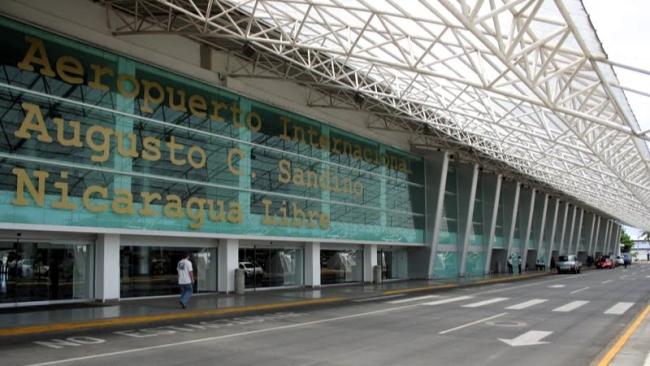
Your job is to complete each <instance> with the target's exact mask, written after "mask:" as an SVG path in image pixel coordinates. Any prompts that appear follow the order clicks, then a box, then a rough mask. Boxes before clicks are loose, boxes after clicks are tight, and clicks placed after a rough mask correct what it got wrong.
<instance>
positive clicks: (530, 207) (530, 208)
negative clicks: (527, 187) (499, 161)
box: [520, 188, 537, 272]
mask: <svg viewBox="0 0 650 366" xmlns="http://www.w3.org/2000/svg"><path fill="white" fill-rule="evenodd" d="M536 196H537V189H535V188H533V189H532V190H531V191H530V204H529V205H528V216H527V217H526V232H525V233H524V240H523V242H524V247H523V250H522V253H521V254H520V255H521V269H522V271H524V272H526V263H528V262H527V260H528V242H529V241H530V232H531V230H532V228H533V217H534V214H535V197H536Z"/></svg>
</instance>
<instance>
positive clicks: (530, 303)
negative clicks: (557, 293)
mask: <svg viewBox="0 0 650 366" xmlns="http://www.w3.org/2000/svg"><path fill="white" fill-rule="evenodd" d="M547 301H548V300H547V299H532V300H528V301H525V302H522V303H520V304H515V305H512V306H508V307H507V308H506V310H521V309H525V308H529V307H531V306H535V305H539V304H542V303H545V302H547Z"/></svg>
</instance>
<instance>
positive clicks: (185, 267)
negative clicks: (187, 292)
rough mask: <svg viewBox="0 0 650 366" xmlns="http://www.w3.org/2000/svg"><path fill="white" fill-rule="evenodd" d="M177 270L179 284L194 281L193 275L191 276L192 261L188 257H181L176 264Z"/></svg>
mask: <svg viewBox="0 0 650 366" xmlns="http://www.w3.org/2000/svg"><path fill="white" fill-rule="evenodd" d="M176 271H178V284H179V285H189V284H191V283H192V277H190V272H192V271H193V269H192V262H190V261H189V260H187V259H181V260H180V261H179V262H178V264H177V265H176Z"/></svg>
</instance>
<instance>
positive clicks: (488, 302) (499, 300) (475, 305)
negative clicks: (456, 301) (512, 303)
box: [463, 297, 508, 308]
mask: <svg viewBox="0 0 650 366" xmlns="http://www.w3.org/2000/svg"><path fill="white" fill-rule="evenodd" d="M506 300H508V298H507V297H495V298H494V299H488V300H483V301H479V302H475V303H472V304H467V305H463V307H464V308H478V307H480V306H485V305H490V304H494V303H497V302H501V301H506Z"/></svg>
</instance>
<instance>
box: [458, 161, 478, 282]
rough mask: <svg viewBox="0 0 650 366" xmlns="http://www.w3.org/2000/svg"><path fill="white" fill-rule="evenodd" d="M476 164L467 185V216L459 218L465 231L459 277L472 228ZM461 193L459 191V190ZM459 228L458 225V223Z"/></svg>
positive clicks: (476, 181)
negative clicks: (470, 181) (462, 220)
mask: <svg viewBox="0 0 650 366" xmlns="http://www.w3.org/2000/svg"><path fill="white" fill-rule="evenodd" d="M478 174H479V172H478V164H474V169H472V183H471V184H470V187H469V192H468V193H469V202H468V203H469V207H468V208H467V216H466V217H460V218H459V219H464V220H465V231H464V232H463V233H462V235H463V236H462V239H461V240H462V248H463V252H462V253H461V256H460V258H461V259H460V269H459V273H458V275H459V276H460V277H464V276H465V268H466V266H467V250H468V249H469V242H470V233H471V232H473V230H474V223H473V221H474V220H473V219H474V204H475V202H476V185H477V184H478ZM459 193H461V192H459ZM459 228H460V225H459Z"/></svg>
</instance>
